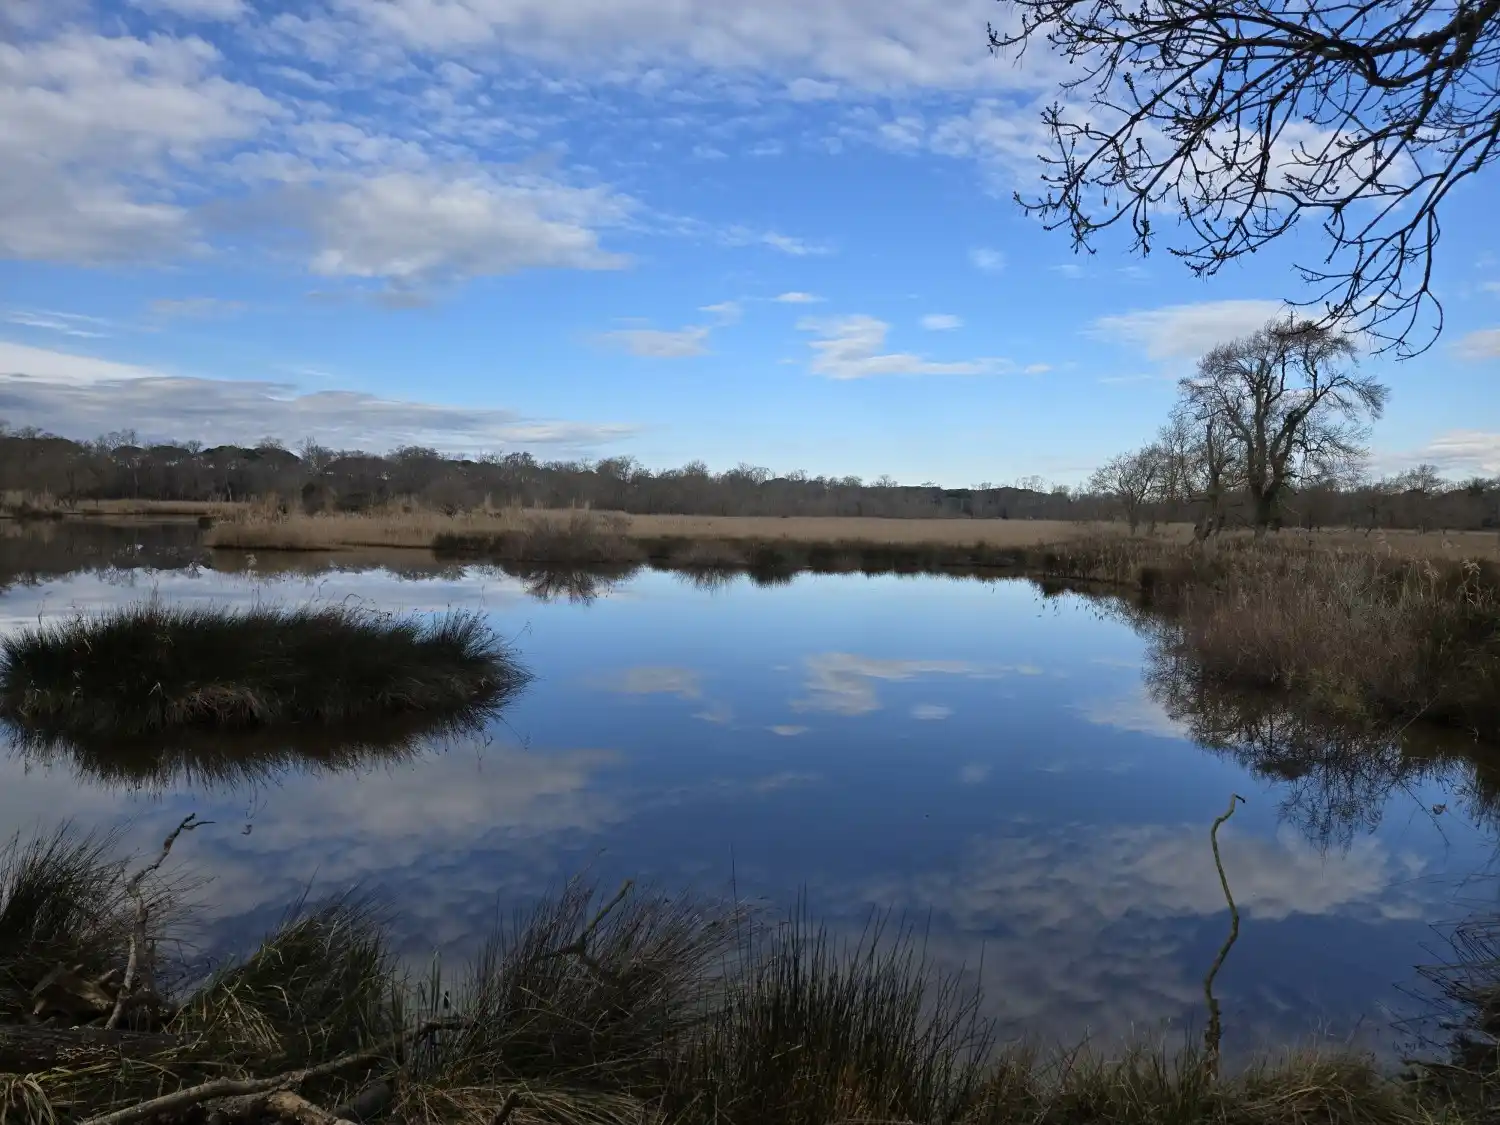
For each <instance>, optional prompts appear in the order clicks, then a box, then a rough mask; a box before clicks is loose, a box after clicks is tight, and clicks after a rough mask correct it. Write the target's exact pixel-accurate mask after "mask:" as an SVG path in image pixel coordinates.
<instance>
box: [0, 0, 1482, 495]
mask: <svg viewBox="0 0 1500 1125" xmlns="http://www.w3.org/2000/svg"><path fill="white" fill-rule="evenodd" d="M1001 15H1003V13H1002V12H1001V10H1000V8H999V6H998V5H997V4H995V3H993V2H992V0H899V2H898V0H819V2H818V3H808V2H807V0H761V2H760V3H758V4H754V5H731V4H724V3H721V2H720V0H311V2H307V3H296V4H292V3H280V2H271V0H109V2H105V3H89V2H87V0H20V2H19V3H12V4H7V5H5V6H4V9H3V11H0V36H3V38H0V122H4V128H3V129H0V167H4V168H5V173H4V175H3V176H0V417H4V418H5V419H6V420H7V421H9V422H10V423H11V424H13V425H24V424H36V425H41V426H44V427H46V428H49V429H52V430H55V431H58V432H62V433H65V434H68V435H70V436H91V435H93V434H97V433H100V432H103V431H107V430H117V429H121V428H126V427H133V428H135V429H137V430H138V431H139V432H140V433H141V434H142V435H143V436H146V437H168V436H172V437H178V438H184V439H185V438H194V437H196V438H199V439H201V440H205V441H209V442H218V441H245V440H253V439H255V438H258V437H260V436H261V435H263V434H272V435H275V436H277V437H279V438H281V439H283V440H285V441H288V442H296V441H298V440H299V439H301V438H303V437H306V436H312V437H316V438H318V439H319V440H321V441H323V442H325V443H328V444H332V445H335V446H347V447H354V446H360V447H365V448H370V449H384V448H388V447H390V446H393V445H397V444H404V443H408V442H416V443H420V444H425V445H434V446H437V447H439V448H442V449H444V450H448V451H463V452H470V453H477V452H481V451H484V450H490V449H504V450H510V449H516V448H526V449H529V450H531V451H532V452H534V453H536V454H537V455H538V456H541V457H601V456H610V455H617V454H629V455H633V456H635V457H637V458H639V459H640V460H641V461H643V462H644V463H646V464H647V465H650V466H652V467H663V466H667V465H675V464H681V463H683V462H685V461H688V460H691V459H695V458H697V459H702V460H704V461H707V462H708V463H709V465H710V466H712V467H714V468H726V467H730V466H732V465H733V464H735V463H736V462H739V461H748V462H751V463H755V464H761V465H766V466H769V467H771V468H773V469H777V470H790V469H794V468H802V469H806V470H808V471H809V472H812V473H815V474H816V473H829V474H836V475H845V474H851V473H852V474H857V475H860V476H864V477H866V478H874V477H876V476H878V475H880V474H882V473H890V474H892V475H894V476H895V477H897V478H898V479H900V480H902V481H906V482H912V483H916V482H920V481H926V480H935V481H938V482H940V483H943V484H946V485H950V486H959V485H969V484H976V483H979V482H982V481H993V482H997V483H999V482H1009V481H1013V480H1015V479H1016V478H1018V477H1020V476H1023V475H1031V474H1038V475H1041V476H1043V477H1046V478H1048V479H1051V480H1058V481H1064V482H1069V483H1072V482H1077V481H1079V480H1081V479H1082V478H1083V477H1084V476H1086V475H1087V473H1088V471H1089V470H1090V468H1091V467H1092V466H1093V465H1094V464H1096V463H1097V462H1098V461H1099V460H1101V459H1102V458H1103V457H1104V456H1107V455H1108V454H1109V453H1111V452H1114V451H1116V450H1118V449H1122V448H1127V447H1130V446H1133V445H1136V444H1139V443H1141V442H1143V441H1145V440H1147V439H1148V438H1149V437H1150V436H1151V434H1152V432H1153V431H1154V429H1155V428H1156V426H1157V424H1158V423H1159V421H1160V420H1161V418H1162V416H1163V415H1164V413H1165V411H1166V409H1167V407H1168V405H1169V403H1170V401H1171V398H1172V395H1173V391H1174V387H1173V380H1174V379H1175V378H1176V377H1177V376H1178V375H1179V374H1181V373H1182V372H1183V371H1184V370H1186V369H1187V368H1188V367H1190V365H1191V363H1192V359H1193V357H1194V356H1195V355H1196V354H1197V353H1198V352H1199V351H1201V350H1202V349H1203V348H1205V347H1206V346H1208V345H1209V344H1211V343H1213V342H1215V341H1216V340H1218V339H1221V338H1223V337H1224V336H1226V335H1229V336H1232V335H1234V334H1236V333H1239V332H1243V331H1246V330H1248V329H1251V328H1253V327H1255V326H1257V325H1258V324H1259V323H1260V322H1262V321H1263V320H1265V319H1266V318H1267V317H1268V316H1269V315H1271V314H1273V313H1274V312H1276V311H1277V309H1278V304H1277V301H1278V300H1279V299H1280V298H1282V297H1284V296H1296V295H1299V294H1298V292H1297V290H1296V288H1295V282H1294V280H1293V274H1292V272H1291V265H1292V263H1293V262H1294V261H1313V260H1316V258H1317V257H1318V256H1319V254H1318V245H1317V242H1316V240H1315V238H1313V237H1312V235H1313V234H1315V232H1314V231H1309V232H1308V236H1307V237H1305V238H1304V237H1302V236H1300V235H1299V236H1298V237H1297V238H1294V239H1291V240H1288V242H1287V244H1285V245H1281V246H1278V247H1276V248H1275V249H1274V250H1273V251H1272V252H1269V253H1265V254H1262V255H1258V256H1257V257H1255V258H1254V259H1251V260H1249V261H1247V262H1246V263H1244V264H1239V265H1233V266H1231V267H1229V268H1227V269H1226V270H1225V271H1224V272H1223V273H1222V274H1221V275H1220V276H1218V277H1216V278H1214V279H1211V280H1208V281H1200V280H1196V279H1194V278H1193V277H1191V275H1190V274H1188V272H1187V271H1186V269H1185V268H1184V267H1183V266H1182V265H1181V264H1180V263H1178V262H1176V261H1175V260H1173V259H1172V258H1171V257H1170V256H1168V255H1166V254H1160V255H1153V256H1152V257H1150V258H1149V259H1145V260H1141V259H1139V258H1134V257H1131V256H1130V255H1129V254H1128V253H1127V252H1126V251H1127V248H1126V247H1125V246H1124V245H1122V244H1119V243H1117V242H1113V241H1111V240H1108V239H1106V240H1104V241H1103V242H1102V243H1101V245H1100V249H1099V253H1098V254H1097V255H1095V256H1094V257H1089V258H1080V257H1075V256H1073V255H1072V254H1071V252H1070V249H1069V246H1068V242H1067V238H1066V236H1065V235H1063V234H1062V233H1061V232H1058V233H1047V232H1045V231H1043V230H1041V229H1040V227H1039V226H1038V225H1037V224H1036V222H1035V221H1034V220H1031V219H1028V218H1026V217H1025V216H1024V215H1022V214H1021V213H1020V211H1019V209H1018V208H1017V207H1016V206H1015V204H1014V203H1013V202H1011V192H1012V191H1013V190H1015V189H1017V188H1019V189H1021V190H1022V191H1023V192H1024V191H1027V190H1028V189H1030V188H1032V187H1033V186H1034V185H1035V184H1036V182H1037V174H1038V165H1037V163H1036V161H1035V154H1036V153H1038V152H1040V151H1041V150H1042V149H1043V148H1044V147H1045V138H1044V137H1043V135H1042V133H1041V130H1040V127H1039V111H1040V107H1041V106H1042V105H1043V104H1045V103H1046V102H1047V101H1048V100H1050V98H1052V97H1053V96H1054V95H1055V93H1056V81H1057V78H1058V77H1059V75H1060V73H1061V71H1060V69H1059V66H1058V64H1057V63H1056V62H1055V61H1053V60H1051V59H1049V58H1047V57H1046V56H1031V57H1030V58H1028V60H1027V63H1026V65H1025V66H1022V67H1017V66H1016V65H1013V64H1012V63H1011V62H1008V61H1003V60H996V59H994V58H991V57H990V55H989V52H988V50H987V47H986V38H985V23H986V20H990V19H997V18H1000V16H1001ZM1492 180H1493V177H1491V181H1492ZM1485 187H1486V183H1485V181H1484V180H1482V179H1481V180H1478V181H1471V182H1470V183H1468V184H1466V185H1465V186H1464V188H1463V189H1461V190H1460V191H1458V192H1456V193H1455V194H1454V196H1452V197H1451V198H1450V201H1449V203H1448V204H1447V211H1446V212H1445V215H1444V233H1445V239H1444V242H1443V245H1442V247H1441V249H1440V256H1439V259H1438V267H1437V291H1438V294H1439V296H1440V297H1441V298H1442V299H1443V301H1444V304H1445V306H1446V310H1447V315H1448V327H1447V329H1446V331H1445V333H1444V335H1443V337H1442V339H1441V340H1440V341H1439V343H1438V344H1437V346H1436V347H1434V348H1433V349H1431V350H1430V351H1428V352H1427V353H1426V354H1424V355H1423V356H1421V357H1419V358H1417V359H1415V360H1412V361H1409V362H1405V363H1396V362H1394V361H1385V360H1370V361H1368V362H1369V364H1370V365H1371V366H1372V367H1374V368H1375V369H1377V370H1379V371H1380V372H1381V374H1382V375H1383V376H1384V377H1385V378H1386V379H1387V380H1388V381H1389V382H1390V383H1391V384H1392V387H1393V400H1392V406H1391V410H1390V413H1389V415H1388V417H1387V419H1386V420H1385V421H1383V422H1382V423H1381V424H1380V426H1379V427H1378V429H1377V431H1376V434H1375V441H1374V448H1375V467H1376V469H1377V470H1387V469H1394V468H1400V467H1402V466H1404V465H1408V464H1412V463H1414V462H1416V461H1418V460H1430V461H1435V462H1437V463H1438V464H1439V465H1441V466H1442V467H1443V468H1444V469H1445V470H1446V471H1448V472H1450V473H1452V474H1454V475H1463V474H1467V473H1473V472H1485V473H1489V474H1495V473H1500V394H1497V386H1496V384H1497V379H1500V236H1497V234H1496V233H1495V227H1494V224H1493V223H1492V222H1489V221H1486V216H1485V214H1484V212H1483V211H1482V204H1483V198H1484V188H1485ZM1488 187H1489V189H1490V193H1491V194H1493V190H1494V185H1493V182H1490V183H1489V184H1488Z"/></svg>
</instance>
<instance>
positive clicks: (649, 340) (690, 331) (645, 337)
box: [602, 327, 708, 359]
mask: <svg viewBox="0 0 1500 1125" xmlns="http://www.w3.org/2000/svg"><path fill="white" fill-rule="evenodd" d="M602 339H603V340H605V341H606V342H607V343H611V344H615V345H618V346H619V347H622V348H624V349H625V350H626V351H628V352H629V353H630V354H631V355H638V356H645V357H648V358H652V359H686V358H688V357H690V356H695V355H704V354H705V353H706V352H707V351H708V345H707V341H708V329H707V328H703V327H692V328H679V329H678V330H677V331H675V332H672V331H668V330H666V329H661V328H622V329H620V330H619V331H617V332H606V333H604V334H603V337H602Z"/></svg>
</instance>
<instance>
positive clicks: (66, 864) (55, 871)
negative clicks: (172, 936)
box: [0, 825, 130, 1023]
mask: <svg viewBox="0 0 1500 1125" xmlns="http://www.w3.org/2000/svg"><path fill="white" fill-rule="evenodd" d="M117 843H118V841H117V839H116V838H115V837H114V836H111V835H107V834H105V835H99V834H86V833H80V832H78V831H76V830H74V829H73V828H72V827H71V826H69V825H64V826H62V827H60V828H58V829H57V830H56V831H55V832H53V833H52V834H51V835H50V836H45V837H39V838H37V839H34V840H30V841H26V842H24V843H23V842H22V840H21V838H20V836H19V835H18V836H15V837H12V838H11V840H10V841H9V842H8V843H7V844H6V845H5V846H4V847H3V848H0V1023H18V1022H21V1020H22V1019H23V1018H25V1017H27V1016H29V1015H30V1014H31V1010H32V1005H33V998H32V995H31V990H32V989H33V988H34V987H35V986H36V985H37V983H38V982H39V981H40V980H41V979H42V978H43V977H44V976H45V975H46V974H47V973H49V972H51V971H52V970H53V969H54V968H55V967H56V966H57V965H58V964H63V965H66V966H69V967H72V966H75V965H76V966H79V974H80V975H81V976H83V977H86V978H89V979H96V978H98V977H99V976H100V975H102V974H104V973H106V972H108V971H109V970H110V969H120V968H123V966H124V964H125V951H126V945H127V942H128V940H129V932H130V913H129V910H128V909H127V903H126V899H125V874H124V871H123V867H122V865H121V864H120V863H119V862H118V860H117V859H116V858H115V851H116V846H117Z"/></svg>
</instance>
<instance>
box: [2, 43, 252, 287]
mask: <svg viewBox="0 0 1500 1125" xmlns="http://www.w3.org/2000/svg"><path fill="white" fill-rule="evenodd" d="M221 61H222V60H221V58H220V56H219V53H218V51H217V50H215V49H214V48H213V47H212V46H210V45H209V44H208V43H206V42H204V41H203V40H201V39H196V38H181V39H177V38H170V37H167V36H153V37H152V38H150V39H135V38H131V37H129V36H115V37H109V36H100V35H89V34H86V33H84V32H82V31H78V30H68V31H65V32H64V33H63V34H61V35H59V36H57V37H55V38H52V39H49V40H46V41H42V42H33V41H25V42H0V121H4V122H6V125H7V127H6V129H5V130H3V131H0V167H4V168H5V175H4V176H3V177H0V254H3V255H6V256H9V257H14V258H30V259H54V260H61V261H67V262H82V263H97V262H106V261H121V260H137V259H140V258H143V257H144V258H149V257H154V256H158V255H160V254H164V253H180V252H182V251H184V250H186V249H189V248H191V247H192V246H193V245H195V243H196V239H197V232H196V229H195V224H194V222H193V220H192V217H191V215H190V214H189V211H188V209H187V208H186V207H185V206H184V205H183V204H182V203H180V202H178V201H177V199H176V197H175V193H174V192H173V190H172V189H173V187H174V186H175V184H176V182H177V177H178V176H180V175H182V174H184V172H185V171H190V170H202V169H203V168H204V166H205V162H206V161H207V159H208V158H209V157H211V156H212V155H213V154H214V153H215V152H217V151H219V150H220V149H223V148H225V147H226V146H232V145H234V144H237V143H240V142H245V141H247V140H249V139H251V138H253V137H255V136H256V135H257V134H258V133H260V132H261V131H262V130H263V129H264V128H265V126H266V125H267V124H268V123H269V122H270V121H271V120H272V119H273V118H275V117H276V116H278V114H279V113H280V109H279V107H278V106H277V105H276V103H274V102H273V101H272V100H271V99H269V98H267V97H266V96H265V95H264V94H263V93H261V92H260V91H259V90H256V89H254V88H252V87H250V86H246V85H243V84H240V83H237V82H232V81H229V80H227V79H225V78H224V77H222V76H221V75H219V74H218V73H217V69H218V67H219V64H220V63H221Z"/></svg>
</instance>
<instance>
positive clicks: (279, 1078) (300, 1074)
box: [79, 1020, 466, 1125]
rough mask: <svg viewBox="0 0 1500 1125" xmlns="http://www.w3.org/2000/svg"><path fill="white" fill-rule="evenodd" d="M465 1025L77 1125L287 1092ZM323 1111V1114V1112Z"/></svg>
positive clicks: (440, 1026)
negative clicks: (245, 1095) (234, 1098)
mask: <svg viewBox="0 0 1500 1125" xmlns="http://www.w3.org/2000/svg"><path fill="white" fill-rule="evenodd" d="M463 1026H466V1024H465V1023H464V1021H462V1020H431V1021H429V1022H427V1023H424V1024H422V1025H421V1026H419V1027H417V1028H415V1029H414V1030H411V1031H404V1032H402V1033H401V1034H399V1035H393V1036H391V1037H390V1038H388V1039H385V1040H383V1041H382V1042H380V1043H377V1044H376V1045H375V1046H373V1047H368V1048H366V1049H365V1050H363V1051H352V1052H350V1053H349V1054H347V1055H340V1056H339V1057H338V1058H336V1059H331V1060H329V1061H328V1062H325V1063H318V1064H317V1065H316V1066H309V1067H304V1068H302V1069H301V1070H289V1071H286V1072H285V1073H283V1074H273V1075H271V1076H269V1077H267V1078H216V1079H214V1080H213V1081H211V1082H202V1083H199V1084H198V1085H197V1086H189V1087H187V1088H186V1089H184V1090H175V1091H173V1092H172V1093H170V1094H163V1095H161V1096H160V1097H157V1098H149V1099H147V1100H146V1101H143V1102H138V1103H136V1104H135V1105H132V1106H126V1107H125V1108H124V1109H117V1110H115V1111H114V1112H113V1113H102V1114H100V1115H98V1116H97V1117H87V1118H84V1120H83V1121H81V1122H79V1125H130V1122H133V1121H144V1120H146V1119H147V1118H149V1117H155V1116H156V1115H157V1114H159V1113H169V1112H171V1111H172V1110H180V1109H186V1108H187V1107H188V1106H194V1105H200V1104H202V1103H203V1102H206V1101H211V1100H213V1099H215V1098H233V1097H238V1096H241V1095H244V1094H262V1093H267V1092H270V1091H275V1090H287V1089H290V1088H291V1087H294V1086H300V1085H302V1083H304V1082H308V1081H311V1080H312V1079H314V1078H323V1077H325V1076H327V1075H329V1074H336V1073H338V1072H339V1071H341V1070H347V1069H348V1068H349V1067H351V1066H358V1065H359V1064H360V1063H362V1062H370V1061H371V1060H373V1059H378V1058H381V1057H382V1056H383V1055H385V1054H386V1052H388V1051H390V1050H392V1049H394V1048H395V1047H398V1046H400V1045H401V1044H402V1043H403V1042H405V1041H407V1040H408V1039H413V1040H415V1039H422V1038H425V1037H426V1036H428V1035H431V1034H432V1033H433V1032H435V1031H444V1030H451V1029H453V1028H458V1027H463ZM325 1112H326V1111H325Z"/></svg>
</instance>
